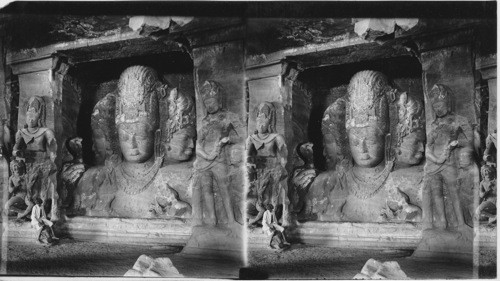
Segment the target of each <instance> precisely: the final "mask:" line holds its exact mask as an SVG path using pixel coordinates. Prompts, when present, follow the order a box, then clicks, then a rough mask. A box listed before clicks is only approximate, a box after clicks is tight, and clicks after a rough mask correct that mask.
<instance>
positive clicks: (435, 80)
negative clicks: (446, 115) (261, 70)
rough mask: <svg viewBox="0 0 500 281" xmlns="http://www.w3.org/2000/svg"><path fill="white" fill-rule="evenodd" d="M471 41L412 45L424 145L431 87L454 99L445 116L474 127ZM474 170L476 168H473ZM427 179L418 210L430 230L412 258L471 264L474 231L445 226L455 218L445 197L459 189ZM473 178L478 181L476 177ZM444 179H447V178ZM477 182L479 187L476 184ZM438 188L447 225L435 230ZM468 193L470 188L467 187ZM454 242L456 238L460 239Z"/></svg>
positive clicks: (442, 38) (461, 36) (466, 36)
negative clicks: (416, 53)
mask: <svg viewBox="0 0 500 281" xmlns="http://www.w3.org/2000/svg"><path fill="white" fill-rule="evenodd" d="M472 38H473V30H463V31H457V32H452V33H447V34H438V35H433V36H428V37H425V38H421V39H418V40H416V43H417V45H418V46H419V53H420V54H421V55H420V62H421V63H422V72H423V74H422V79H423V88H424V94H425V114H426V130H427V137H428V140H429V139H431V138H430V134H431V131H432V130H431V128H432V127H431V126H432V125H433V124H434V121H435V119H436V118H437V117H436V113H435V112H434V110H433V108H432V103H431V102H432V99H435V96H432V95H433V93H432V91H431V90H432V89H433V87H435V85H436V84H441V85H444V86H446V87H448V88H449V89H450V90H451V92H452V93H453V98H452V99H451V108H450V110H451V111H450V112H453V113H454V114H455V115H454V116H459V117H455V118H463V117H465V119H467V121H462V122H466V123H468V124H470V125H474V124H476V125H477V124H479V120H478V116H476V110H475V106H474V86H475V85H474V72H473V71H474V67H473V60H472V57H473V54H472V51H473V50H472V49H473V45H472ZM457 120H458V119H457ZM457 124H458V123H457ZM438 130H439V129H438ZM443 132H444V131H443ZM464 132H465V131H464ZM466 135H467V136H466V138H467V140H468V145H470V146H472V145H473V144H474V136H473V133H472V129H471V131H470V132H467V133H466ZM464 147H465V146H464ZM456 150H458V151H456V153H457V155H458V153H459V152H460V151H462V147H458V148H456ZM429 161H431V162H432V160H429V159H428V160H427V162H428V163H427V164H429V163H431V162H429ZM432 163H433V162H432ZM450 163H451V162H450ZM473 165H476V164H475V163H473ZM447 169H449V171H452V170H453V171H456V172H457V173H458V171H459V166H458V162H457V163H454V162H453V163H452V166H449V168H447ZM427 173H428V174H426V175H425V179H427V180H426V181H425V187H424V192H423V195H422V196H423V197H424V198H423V199H422V200H423V201H424V203H423V206H422V207H423V208H422V209H423V212H424V217H425V215H426V214H427V217H430V219H429V221H428V223H429V224H430V225H426V227H428V228H427V229H424V231H423V234H422V240H421V242H420V243H419V245H418V247H417V249H416V250H415V252H414V254H413V256H412V257H414V258H419V259H431V260H432V259H442V258H447V259H448V258H449V259H456V260H461V261H464V262H470V263H472V258H473V237H474V234H473V228H472V227H470V226H468V225H465V224H463V225H462V224H461V223H458V228H457V229H455V228H453V223H450V221H451V222H453V220H454V218H455V219H457V220H458V218H456V216H454V215H453V211H452V210H453V208H454V207H455V205H456V203H453V202H454V201H453V199H452V196H451V195H450V194H451V193H452V191H453V190H456V192H459V193H460V192H461V191H460V189H459V185H458V183H456V184H454V183H452V182H453V181H445V183H443V186H441V187H440V186H439V185H437V184H436V182H435V181H432V180H430V179H431V178H433V177H434V178H435V176H433V175H434V174H432V173H431V172H429V171H427ZM474 176H477V177H478V175H474ZM443 177H446V175H445V176H443ZM448 177H449V176H448ZM434 178H433V179H434ZM476 180H477V181H478V179H476ZM448 185H450V186H448ZM441 188H442V190H443V192H444V194H446V196H444V204H445V207H444V209H445V210H446V215H445V217H446V219H447V220H448V225H446V223H445V225H440V224H439V223H440V222H439V221H436V215H434V220H433V218H432V217H433V216H432V214H433V212H437V211H436V210H438V209H439V207H437V205H438V203H439V202H438V201H439V200H438V199H436V196H437V195H436V194H437V193H439V190H441ZM469 188H472V186H470V187H469ZM431 191H432V196H434V197H432V200H431V199H430V197H429V196H430V195H429V194H431ZM441 196H442V195H441ZM426 198H427V199H426ZM459 200H460V199H459ZM460 201H461V202H460V203H461V204H465V203H466V202H463V200H460ZM429 214H431V215H429ZM455 215H457V214H455ZM457 216H458V215H457ZM456 237H460V239H459V238H456Z"/></svg>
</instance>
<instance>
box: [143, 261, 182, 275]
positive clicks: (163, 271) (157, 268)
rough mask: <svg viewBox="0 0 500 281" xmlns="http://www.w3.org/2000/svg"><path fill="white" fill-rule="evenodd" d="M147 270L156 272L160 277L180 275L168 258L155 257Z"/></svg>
mask: <svg viewBox="0 0 500 281" xmlns="http://www.w3.org/2000/svg"><path fill="white" fill-rule="evenodd" d="M149 270H152V271H154V272H157V273H158V274H160V276H162V277H182V275H181V274H180V273H179V271H178V270H177V268H175V266H174V264H173V263H172V261H171V260H170V259H169V258H157V259H155V260H153V263H152V264H151V266H150V267H149Z"/></svg>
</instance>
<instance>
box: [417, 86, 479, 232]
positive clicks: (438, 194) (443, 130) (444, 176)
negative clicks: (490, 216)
mask: <svg viewBox="0 0 500 281" xmlns="http://www.w3.org/2000/svg"><path fill="white" fill-rule="evenodd" d="M451 95H452V92H451V90H450V89H449V88H448V87H446V86H444V85H441V84H436V85H435V86H434V87H433V88H432V90H431V92H430V99H431V103H432V108H433V110H434V112H435V116H436V118H435V120H434V122H433V123H432V124H431V131H430V132H429V134H428V140H427V147H426V158H427V162H426V166H425V176H426V180H427V181H428V183H425V186H424V188H425V189H424V192H423V199H422V200H423V204H424V205H423V212H424V213H423V218H422V219H423V222H424V227H425V228H433V227H436V228H440V229H445V228H447V227H448V226H456V227H461V226H463V225H464V224H465V219H464V213H463V210H462V206H461V205H462V203H461V202H460V198H459V188H458V184H457V179H458V163H457V159H458V153H459V151H460V148H469V149H473V147H472V141H473V131H472V126H471V124H470V123H469V121H468V120H467V118H465V117H462V116H460V115H457V114H455V113H454V112H452V111H451V105H450V104H451V99H452V96H451ZM444 189H446V191H447V194H448V196H449V199H450V201H451V203H452V204H451V205H452V207H453V212H452V213H453V214H454V219H453V218H447V217H446V212H445V202H444V197H443V190H444ZM433 218H434V220H433Z"/></svg>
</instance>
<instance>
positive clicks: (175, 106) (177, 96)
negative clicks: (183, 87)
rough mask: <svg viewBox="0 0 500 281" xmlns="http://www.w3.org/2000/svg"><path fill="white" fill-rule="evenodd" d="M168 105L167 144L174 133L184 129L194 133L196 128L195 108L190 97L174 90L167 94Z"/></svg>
mask: <svg viewBox="0 0 500 281" xmlns="http://www.w3.org/2000/svg"><path fill="white" fill-rule="evenodd" d="M168 103H169V106H168V121H167V133H166V135H167V142H168V141H170V140H171V139H172V135H173V134H174V133H175V132H177V131H179V130H181V129H184V128H188V129H192V130H193V131H195V126H196V124H195V123H196V112H195V106H194V102H193V99H192V98H191V97H188V96H186V95H184V94H182V93H179V92H178V91H177V90H176V89H174V90H172V91H170V93H169V96H168ZM193 133H194V132H193Z"/></svg>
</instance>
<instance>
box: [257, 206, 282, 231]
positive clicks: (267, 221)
mask: <svg viewBox="0 0 500 281" xmlns="http://www.w3.org/2000/svg"><path fill="white" fill-rule="evenodd" d="M277 221H278V220H277V219H276V215H275V214H274V213H271V212H270V211H269V210H266V211H265V212H264V216H263V217H262V230H263V231H264V232H266V233H267V235H269V236H271V235H273V230H272V229H276V230H278V231H280V232H283V231H284V230H285V229H284V228H283V227H282V226H281V225H278V224H277V223H276V222H277Z"/></svg>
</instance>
